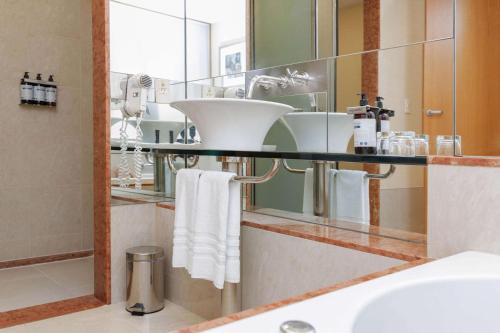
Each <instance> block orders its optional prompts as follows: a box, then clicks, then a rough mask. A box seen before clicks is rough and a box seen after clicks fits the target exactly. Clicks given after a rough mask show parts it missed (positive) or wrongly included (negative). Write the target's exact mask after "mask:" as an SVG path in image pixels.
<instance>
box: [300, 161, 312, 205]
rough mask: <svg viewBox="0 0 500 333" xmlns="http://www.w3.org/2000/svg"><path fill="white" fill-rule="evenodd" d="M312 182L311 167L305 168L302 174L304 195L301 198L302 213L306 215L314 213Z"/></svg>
mask: <svg viewBox="0 0 500 333" xmlns="http://www.w3.org/2000/svg"><path fill="white" fill-rule="evenodd" d="M313 182H314V179H313V169H312V168H307V169H306V173H305V174H304V197H303V199H302V213H304V214H307V215H313V214H314V207H313Z"/></svg>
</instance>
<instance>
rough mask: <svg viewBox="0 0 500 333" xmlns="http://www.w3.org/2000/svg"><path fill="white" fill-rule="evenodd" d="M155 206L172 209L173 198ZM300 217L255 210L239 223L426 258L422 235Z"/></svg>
mask: <svg viewBox="0 0 500 333" xmlns="http://www.w3.org/2000/svg"><path fill="white" fill-rule="evenodd" d="M156 205H157V207H160V208H164V209H170V210H175V203H174V202H173V201H171V202H163V203H157V204H156ZM268 214H272V216H271V215H268ZM276 215H280V216H276ZM304 217H305V216H304V215H302V214H296V213H292V212H285V211H279V210H274V209H259V210H254V211H244V212H243V218H242V222H241V225H243V226H247V227H251V228H256V229H262V230H266V231H270V232H275V233H279V234H283V235H288V236H292V237H299V238H304V239H308V240H313V241H317V242H321V243H326V244H331V245H335V246H340V247H344V248H350V249H353V250H358V251H362V252H367V253H372V254H376V255H381V256H385V257H390V258H394V259H399V260H404V261H414V260H419V259H425V258H427V241H426V236H425V235H422V234H417V233H412V232H405V231H401V230H394V229H386V228H383V227H375V226H370V225H359V224H357V223H349V222H344V221H334V220H330V221H328V220H327V222H324V221H325V219H324V218H320V217H310V219H311V221H304V220H302V218H304ZM320 221H322V222H321V223H320Z"/></svg>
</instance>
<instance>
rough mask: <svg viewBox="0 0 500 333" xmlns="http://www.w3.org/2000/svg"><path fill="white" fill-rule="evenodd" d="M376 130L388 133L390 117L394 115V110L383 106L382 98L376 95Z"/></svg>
mask: <svg viewBox="0 0 500 333" xmlns="http://www.w3.org/2000/svg"><path fill="white" fill-rule="evenodd" d="M376 99H377V109H378V117H377V118H378V119H377V132H380V133H387V134H389V133H390V131H391V118H392V117H394V110H388V109H385V108H384V102H383V100H384V98H383V97H381V96H377V98H376Z"/></svg>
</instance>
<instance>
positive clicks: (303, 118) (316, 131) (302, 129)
mask: <svg viewBox="0 0 500 333" xmlns="http://www.w3.org/2000/svg"><path fill="white" fill-rule="evenodd" d="M326 117H327V113H326V112H293V113H288V114H286V115H285V116H283V120H284V122H285V124H286V125H287V126H288V128H289V129H290V131H291V132H292V135H293V137H294V139H295V143H296V144H297V149H298V151H300V152H323V153H325V152H327V146H326V142H327V140H326V133H327V126H326ZM353 132H354V128H353V118H352V115H348V114H346V113H335V112H329V113H328V153H345V152H347V145H348V144H349V141H350V140H351V137H352V135H353Z"/></svg>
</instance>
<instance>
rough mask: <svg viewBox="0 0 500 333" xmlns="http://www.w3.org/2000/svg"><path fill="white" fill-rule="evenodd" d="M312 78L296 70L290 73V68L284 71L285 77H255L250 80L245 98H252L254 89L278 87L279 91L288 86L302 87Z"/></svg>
mask: <svg viewBox="0 0 500 333" xmlns="http://www.w3.org/2000/svg"><path fill="white" fill-rule="evenodd" d="M311 80H312V77H311V76H309V74H308V73H306V72H303V73H299V72H298V71H297V70H294V71H292V70H291V69H290V68H287V69H286V75H282V76H279V77H277V76H270V75H255V76H254V77H252V79H251V80H250V84H249V85H248V94H247V98H248V99H251V98H252V97H253V94H254V91H255V87H256V86H259V87H261V88H263V89H264V90H269V89H270V88H271V87H275V86H278V87H280V88H281V89H286V88H288V87H289V86H292V87H296V86H303V85H307V84H308V83H309V81H311Z"/></svg>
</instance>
